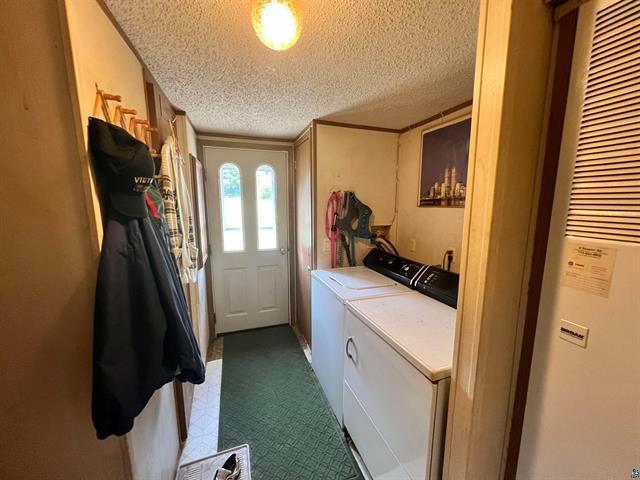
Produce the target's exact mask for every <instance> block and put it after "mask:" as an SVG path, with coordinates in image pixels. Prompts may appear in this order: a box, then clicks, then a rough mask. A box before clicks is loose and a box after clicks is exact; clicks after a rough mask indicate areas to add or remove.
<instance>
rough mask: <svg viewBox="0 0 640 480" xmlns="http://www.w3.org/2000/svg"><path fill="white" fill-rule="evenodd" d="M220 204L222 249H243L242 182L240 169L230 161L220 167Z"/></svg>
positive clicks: (230, 250) (231, 250) (229, 250)
mask: <svg viewBox="0 0 640 480" xmlns="http://www.w3.org/2000/svg"><path fill="white" fill-rule="evenodd" d="M220 206H221V208H222V238H223V246H224V251H225V252H237V251H241V250H244V232H243V228H242V184H241V182H240V170H239V169H238V167H236V166H235V165H233V164H232V163H225V164H224V165H222V166H221V167H220Z"/></svg>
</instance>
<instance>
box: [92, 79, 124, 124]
mask: <svg viewBox="0 0 640 480" xmlns="http://www.w3.org/2000/svg"><path fill="white" fill-rule="evenodd" d="M109 100H112V101H114V102H118V103H120V102H121V101H122V97H121V96H120V95H114V94H112V93H107V92H105V91H103V90H100V88H99V87H98V84H97V83H96V99H95V102H94V104H93V116H94V117H97V116H98V115H99V114H100V111H102V115H103V116H104V119H105V120H106V121H107V122H109V123H114V122H113V121H112V119H111V109H110V108H109Z"/></svg>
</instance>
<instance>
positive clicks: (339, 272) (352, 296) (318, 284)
mask: <svg viewBox="0 0 640 480" xmlns="http://www.w3.org/2000/svg"><path fill="white" fill-rule="evenodd" d="M408 293H411V290H410V289H409V288H408V287H405V286H404V285H400V284H399V283H398V282H396V281H395V280H392V279H390V278H387V277H385V276H384V275H381V274H380V273H377V272H374V271H373V270H370V269H369V268H367V267H361V266H358V267H346V268H335V269H331V270H314V271H313V272H311V335H312V337H311V354H312V355H311V358H312V360H311V362H312V365H313V369H314V371H315V373H316V376H317V377H318V380H319V381H320V385H321V386H322V389H323V390H324V393H325V396H326V397H327V399H328V400H329V404H330V405H331V408H332V409H333V412H334V413H335V415H336V417H337V419H338V421H339V422H340V424H341V425H342V391H343V386H342V383H343V378H344V376H343V373H344V318H345V315H346V302H348V301H351V300H356V299H364V298H371V297H383V296H390V295H404V294H408Z"/></svg>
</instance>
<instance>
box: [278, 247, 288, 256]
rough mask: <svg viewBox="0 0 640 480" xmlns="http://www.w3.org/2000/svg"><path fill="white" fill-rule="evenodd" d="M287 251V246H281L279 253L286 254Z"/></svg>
mask: <svg viewBox="0 0 640 480" xmlns="http://www.w3.org/2000/svg"><path fill="white" fill-rule="evenodd" d="M287 253H289V249H288V248H287V247H282V248H281V249H280V255H286V254H287Z"/></svg>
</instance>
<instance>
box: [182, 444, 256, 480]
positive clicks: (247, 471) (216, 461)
mask: <svg viewBox="0 0 640 480" xmlns="http://www.w3.org/2000/svg"><path fill="white" fill-rule="evenodd" d="M233 453H235V454H236V457H237V461H238V462H239V463H240V480H251V459H250V457H249V445H240V446H239V447H234V448H230V449H228V450H223V451H221V452H218V453H216V454H214V455H210V456H208V457H204V458H201V459H200V460H195V461H193V462H189V463H185V464H184V465H182V466H181V467H180V468H179V469H178V473H177V475H176V480H213V477H214V475H215V474H216V470H217V469H218V468H220V467H221V466H222V465H223V464H224V462H225V460H226V459H227V458H229V455H231V454H233Z"/></svg>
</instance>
